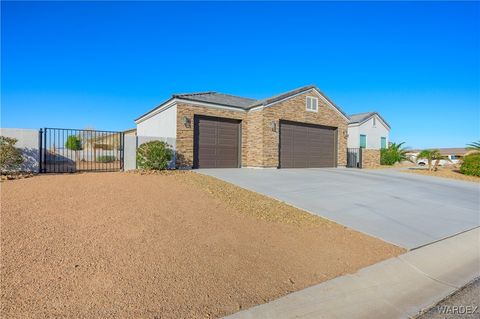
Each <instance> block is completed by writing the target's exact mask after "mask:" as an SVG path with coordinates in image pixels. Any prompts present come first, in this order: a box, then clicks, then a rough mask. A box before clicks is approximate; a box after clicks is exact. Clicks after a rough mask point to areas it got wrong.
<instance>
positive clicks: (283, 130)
mask: <svg viewBox="0 0 480 319" xmlns="http://www.w3.org/2000/svg"><path fill="white" fill-rule="evenodd" d="M335 145H336V129H335V128H332V127H324V126H319V125H310V124H305V123H295V122H280V168H306V167H335V166H336V161H337V159H336V147H335Z"/></svg>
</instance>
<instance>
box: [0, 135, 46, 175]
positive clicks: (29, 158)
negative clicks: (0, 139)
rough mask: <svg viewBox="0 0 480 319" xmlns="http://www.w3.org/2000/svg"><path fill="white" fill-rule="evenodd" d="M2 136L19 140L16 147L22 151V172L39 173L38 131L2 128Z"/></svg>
mask: <svg viewBox="0 0 480 319" xmlns="http://www.w3.org/2000/svg"><path fill="white" fill-rule="evenodd" d="M0 135H1V136H5V137H11V138H16V139H17V140H18V141H17V143H16V144H15V147H16V148H18V149H20V151H21V152H22V157H23V160H24V162H23V164H22V165H21V167H20V170H21V171H31V172H38V169H39V160H40V153H39V134H38V130H31V129H21V128H0Z"/></svg>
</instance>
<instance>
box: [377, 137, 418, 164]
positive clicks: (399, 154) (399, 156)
mask: <svg viewBox="0 0 480 319" xmlns="http://www.w3.org/2000/svg"><path fill="white" fill-rule="evenodd" d="M403 144H405V142H402V143H399V144H397V143H391V144H390V145H388V148H383V149H381V150H380V164H381V165H394V164H395V163H400V162H403V161H411V160H410V157H408V156H407V152H408V151H407V150H406V149H405V148H403V147H402V146H403Z"/></svg>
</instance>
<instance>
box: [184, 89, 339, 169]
mask: <svg viewBox="0 0 480 319" xmlns="http://www.w3.org/2000/svg"><path fill="white" fill-rule="evenodd" d="M307 96H314V97H317V98H318V112H310V111H307V110H306V106H305V101H306V97H307ZM195 115H206V116H215V117H223V118H230V119H238V120H241V134H242V139H241V144H242V145H241V153H242V156H241V160H242V163H241V166H242V167H278V165H279V162H278V161H279V156H278V155H279V154H278V151H279V148H278V146H279V134H280V120H288V121H294V122H300V123H309V124H317V125H324V126H330V127H336V128H337V130H336V136H337V145H336V149H337V165H338V166H345V165H346V162H347V125H348V122H347V120H346V119H345V118H344V117H343V116H341V115H340V114H339V113H338V111H337V110H334V109H332V108H331V107H330V106H327V105H326V104H325V103H324V102H323V99H322V97H320V96H318V95H317V94H316V92H315V91H309V92H306V93H303V94H299V95H297V96H294V97H291V98H288V99H286V100H284V101H281V102H278V103H276V104H273V105H272V106H268V107H265V108H262V109H256V110H255V109H253V110H249V111H248V112H246V111H243V110H238V111H236V110H235V111H234V110H225V109H221V108H212V107H204V106H198V105H194V104H189V103H183V102H182V103H177V154H178V156H177V166H179V167H191V166H192V165H193V147H194V145H193V144H194V141H193V140H194V137H193V134H194V127H193V126H194V116H195ZM184 116H186V117H188V118H189V119H190V120H191V125H190V127H185V125H184V124H183V117H184ZM272 123H275V130H273V129H272Z"/></svg>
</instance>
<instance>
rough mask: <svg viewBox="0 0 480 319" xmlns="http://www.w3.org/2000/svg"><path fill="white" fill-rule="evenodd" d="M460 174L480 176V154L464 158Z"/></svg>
mask: <svg viewBox="0 0 480 319" xmlns="http://www.w3.org/2000/svg"><path fill="white" fill-rule="evenodd" d="M460 173H462V174H465V175H473V176H480V153H473V154H470V155H467V156H465V157H464V158H463V162H462V165H461V166H460Z"/></svg>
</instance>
